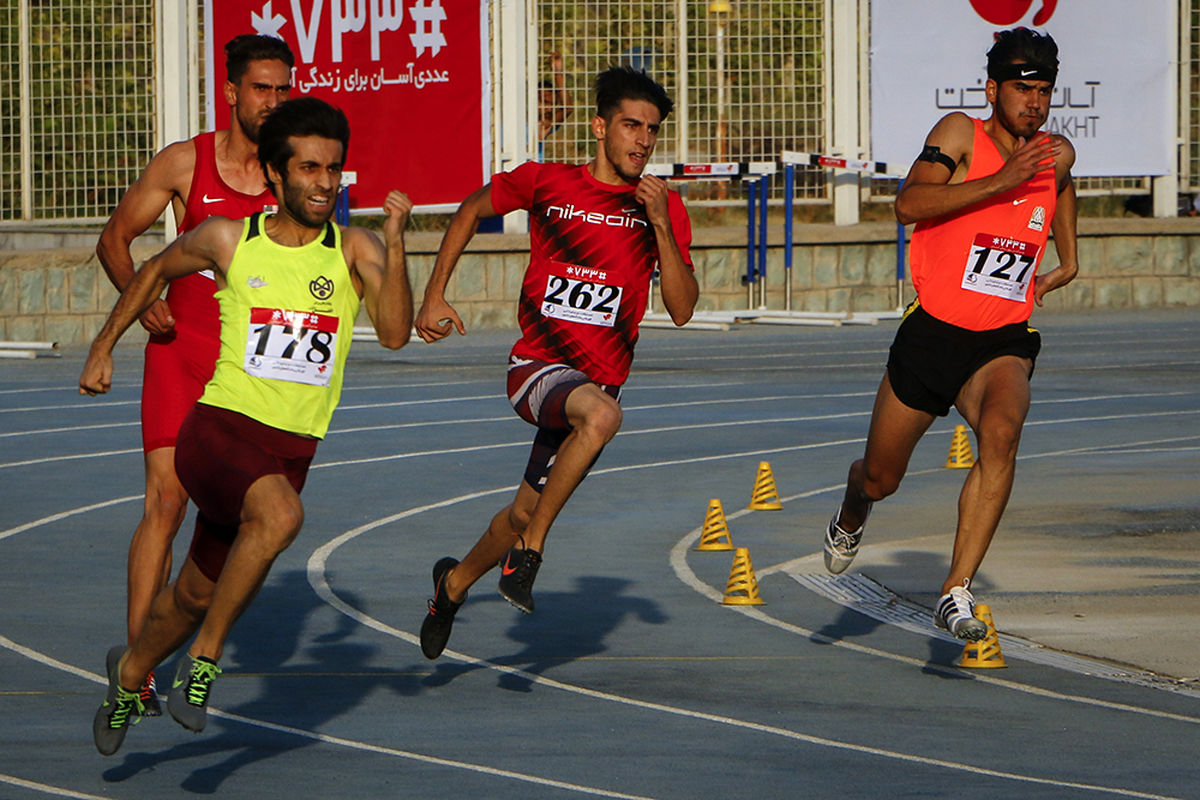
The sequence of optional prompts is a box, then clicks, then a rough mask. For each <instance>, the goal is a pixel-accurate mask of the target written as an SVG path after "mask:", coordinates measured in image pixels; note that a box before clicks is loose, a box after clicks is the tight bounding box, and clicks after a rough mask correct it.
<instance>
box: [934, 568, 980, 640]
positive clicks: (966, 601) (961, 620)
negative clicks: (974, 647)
mask: <svg viewBox="0 0 1200 800" xmlns="http://www.w3.org/2000/svg"><path fill="white" fill-rule="evenodd" d="M970 585H971V579H970V578H963V585H962V586H952V587H950V591H949V593H947V594H944V595H942V599H941V600H938V604H937V609H936V610H934V612H933V622H934V624H935V625H937V626H938V627H939V628H942V629H943V630H947V631H950V632H951V633H953V634H954V635H955V636H956V637H957V638H959V639H966V640H968V641H971V642H977V641H979V640H980V639H982V638H983V637H985V636H987V623H985V622H984V621H983V620H981V619H978V618H976V616H975V598H974V596H972V594H971V592H970V591H969V589H968V587H970Z"/></svg>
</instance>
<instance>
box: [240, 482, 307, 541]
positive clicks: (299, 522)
mask: <svg viewBox="0 0 1200 800" xmlns="http://www.w3.org/2000/svg"><path fill="white" fill-rule="evenodd" d="M303 525H304V506H303V505H302V504H301V503H300V496H299V495H297V494H294V493H293V494H290V495H282V494H279V495H275V496H273V497H271V498H269V499H267V500H262V499H260V500H259V501H258V502H257V503H256V504H255V507H254V509H253V512H252V513H251V514H249V515H247V518H246V519H245V520H244V521H243V523H242V525H241V526H240V528H239V529H238V536H246V537H249V538H251V539H253V541H254V543H255V544H256V545H257V546H258V547H260V548H262V549H264V550H267V551H270V552H271V553H272V554H274V555H278V554H279V553H282V552H283V551H284V550H286V549H287V548H288V546H289V545H291V543H292V542H293V541H294V540H295V538H296V535H297V534H298V533H300V528H301V527H303Z"/></svg>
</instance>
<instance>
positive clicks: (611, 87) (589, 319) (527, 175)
mask: <svg viewBox="0 0 1200 800" xmlns="http://www.w3.org/2000/svg"><path fill="white" fill-rule="evenodd" d="M673 107H674V103H673V102H672V101H671V99H670V98H669V97H668V96H667V93H666V91H665V90H664V89H663V87H662V86H660V85H659V84H658V83H656V82H655V81H654V80H653V79H652V78H650V77H649V76H647V75H646V73H645V72H638V71H634V70H633V69H630V68H628V67H613V68H612V69H609V70H606V71H605V72H602V73H600V75H599V76H598V77H597V78H596V116H595V117H594V118H593V119H592V133H593V134H594V135H595V137H596V140H597V145H598V146H597V148H596V157H595V158H594V159H593V160H592V161H591V162H589V163H587V164H580V165H567V164H540V163H537V162H529V163H526V164H522V165H521V166H520V167H517V168H516V169H514V170H512V171H511V172H503V173H500V174H499V175H496V176H495V177H494V178H493V179H492V182H491V183H489V184H488V185H486V186H484V187H483V188H481V189H479V190H478V191H476V192H475V193H473V194H472V195H471V196H470V197H468V198H467V199H466V200H464V201H463V203H462V205H460V206H459V208H458V212H457V213H456V214H455V216H454V220H453V221H452V222H451V224H450V229H449V230H448V231H446V235H445V237H444V238H443V239H442V246H441V248H440V249H439V251H438V255H437V260H436V262H435V264H434V268H433V274H432V275H431V276H430V278H429V284H428V286H426V288H425V301H424V303H423V304H422V306H421V310H420V312H419V313H418V315H417V323H416V328H417V333H418V334H419V335H420V336H421V338H422V339H424V340H425V341H427V342H435V341H437V340H438V339H441V338H443V337H445V336H447V335H449V333H450V326H451V324H453V326H454V327H455V328H457V329H458V332H459V333H460V334H461V333H465V330H464V328H463V324H462V320H461V319H459V316H458V314H456V313H455V311H454V309H453V308H452V307H451V306H450V304H449V303H447V302H446V299H445V290H446V284H447V282H448V281H449V280H450V275H451V273H452V272H453V271H454V267H455V264H457V262H458V258H459V256H460V255H461V254H462V251H463V248H465V247H466V245H467V242H468V241H470V239H471V237H472V236H473V235H474V233H475V229H476V226H477V225H478V223H479V220H480V219H482V218H484V217H493V216H496V215H498V214H505V213H508V212H509V211H513V210H516V209H518V208H523V209H526V210H528V211H529V222H530V224H529V230H530V233H529V240H530V257H529V267H528V269H527V270H526V272H525V280H524V283H523V285H522V287H521V298H520V303H519V306H518V309H517V317H518V322H519V323H520V326H521V334H522V335H521V339H520V340H519V341H518V342H517V343H516V344H515V345H514V346H513V349H512V355H511V357H510V360H509V367H508V396H509V399H510V400H511V401H512V404H513V408H514V409H515V410H516V412H517V414H519V415H520V416H521V418H522V419H524V420H525V421H526V422H528V423H530V424H532V425H535V426H537V435H536V437H535V439H534V442H533V452H532V453H531V454H530V457H529V464H528V466H527V467H526V468H525V476H524V480H523V481H522V482H521V485H520V487H519V488H518V489H517V495H516V498H515V499H514V500H513V501H512V503H510V504H509V505H508V506H506V507H505V508H503V509H502V510H501V511H500V512H499V513H498V514H496V516H495V518H493V519H492V521H491V524H490V525H489V526H488V529H487V531H485V532H484V534H483V536H482V537H481V538H480V539H479V541H478V542H477V543H476V544H475V546H474V547H473V548H471V551H470V552H469V553H468V554H467V555H466V557H465V558H464V559H463V560H462V563H459V561H458V560H457V559H454V558H449V557H447V558H443V559H441V560H440V561H438V562H437V564H436V565H434V568H433V590H434V596H433V599H432V600H430V601H429V612H428V614H427V615H426V617H425V620H424V622H423V623H422V625H421V650H422V652H424V653H425V656H426V657H427V658H437V657H438V656H439V655H440V654H441V652H442V650H444V649H445V647H446V642H447V641H448V640H449V638H450V628H451V625H452V624H453V623H454V614H455V613H456V612H457V611H458V608H459V606H460V605H461V604H462V603H463V601H464V600H466V596H467V590H468V589H469V588H470V587H471V585H472V584H474V583H475V581H477V580H479V578H481V577H482V576H483V574H484V573H486V572H487V571H488V570H490V569H491V568H492V567H494V566H496V564H497V562H502V563H501V565H500V566H501V577H500V594H502V595H503V596H504V597H505V599H507V600H508V601H509V602H510V603H512V604H513V605H514V606H516V607H517V608H519V609H520V610H522V611H524V612H526V613H529V612H530V611H533V595H532V593H531V589H532V586H533V579H534V576H535V575H536V574H537V570H538V566H539V565H540V564H541V561H542V551H543V550H544V549H545V543H546V534H547V532H548V531H549V530H550V526H551V525H552V524H553V523H554V519H555V517H556V516H558V513H559V512H560V511H561V510H562V508H563V506H564V505H565V504H566V502H567V499H568V498H569V497H570V496H571V493H572V492H573V491H574V490H575V488H576V487H577V486H578V485H579V483H580V481H582V480H583V478H584V475H586V474H587V471H588V469H589V468H590V467H591V465H592V463H593V462H594V461H595V460H596V457H597V456H599V455H600V451H601V449H603V447H604V445H605V444H607V443H608V441H609V440H610V439H612V437H613V436H614V435H616V433H617V430H618V428H620V427H621V407H620V405H619V404H618V398H619V396H620V388H621V384H622V383H624V382H625V379H626V378H627V377H628V376H629V366H630V364H631V362H632V361H633V347H634V344H635V343H636V342H637V337H638V322H640V321H641V319H642V314H643V313H644V312H645V309H646V299H647V293H648V292H649V291H650V278H651V275H652V274H653V272H654V268H655V266H656V265H657V266H658V269H659V271H660V274H661V276H662V277H661V281H662V282H661V286H662V296H663V303H664V304H665V305H666V308H667V312H668V313H669V314H670V315H671V319H672V320H673V321H674V322H675V324H676V325H682V324H684V323H685V322H687V321H688V320H689V319H690V318H691V316H692V310H693V309H694V308H695V305H696V299H697V297H698V296H699V286H698V285H697V283H696V279H695V276H694V275H693V274H692V266H691V259H690V256H689V254H688V246H689V245H690V244H691V239H692V231H691V223H690V221H689V220H688V216H687V211H686V210H685V209H684V207H683V201H682V200H681V199H680V198H679V195H678V194H676V193H675V192H672V191H668V189H667V184H666V182H664V181H663V180H661V179H660V178H657V177H654V176H650V175H647V176H645V177H642V170H643V169H644V168H645V166H646V162H647V161H648V160H649V158H650V154H651V153H652V152H654V144H655V142H656V140H657V138H658V132H659V129H660V127H661V126H662V121H663V119H664V118H666V116H667V114H669V113H670V112H671V109H672V108H673Z"/></svg>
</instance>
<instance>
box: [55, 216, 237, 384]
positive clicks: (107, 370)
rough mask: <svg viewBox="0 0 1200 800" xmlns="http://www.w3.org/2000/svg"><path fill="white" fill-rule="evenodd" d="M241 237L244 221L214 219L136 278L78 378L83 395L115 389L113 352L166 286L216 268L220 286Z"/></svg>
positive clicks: (144, 266)
mask: <svg viewBox="0 0 1200 800" xmlns="http://www.w3.org/2000/svg"><path fill="white" fill-rule="evenodd" d="M241 233H242V222H241V220H232V219H224V218H222V217H210V218H209V219H207V220H205V221H204V222H203V223H201V224H200V225H197V226H196V227H195V228H194V229H192V230H190V231H188V232H187V233H185V234H184V235H183V236H180V237H179V238H178V239H176V240H175V241H173V242H171V244H170V245H168V246H167V248H166V249H165V250H163V251H162V252H160V253H158V254H157V255H155V256H153V257H151V258H150V259H149V260H148V261H146V263H144V264H142V266H141V268H140V269H139V270H138V271H137V272H136V273H134V275H133V279H132V280H131V281H129V282H128V283H127V284H126V285H125V291H123V292H121V296H120V297H118V298H117V303H116V305H115V306H113V310H112V312H111V313H110V314H109V315H108V320H107V321H106V322H105V323H104V327H103V328H102V329H101V330H100V333H98V334H97V335H96V339H95V341H93V342H92V347H91V349H90V350H89V351H88V357H87V362H86V363H85V364H84V365H83V372H82V373H81V374H80V376H79V393H80V394H90V395H95V394H103V393H104V392H107V391H108V390H109V387H110V386H111V385H112V371H113V370H112V349H113V347H114V346H115V345H116V343H117V340H118V339H120V338H121V334H123V333H124V332H125V331H126V329H128V328H129V326H130V325H132V324H133V321H134V320H135V319H137V318H138V315H139V314H141V313H142V312H143V311H144V310H145V309H146V308H147V307H149V306H150V305H151V304H152V303H153V302H155V300H156V299H157V298H158V296H159V295H160V294H161V293H162V290H163V289H164V288H165V287H166V285H167V282H168V281H170V280H173V279H175V278H179V277H182V276H184V275H190V274H192V273H193V272H199V271H200V270H204V269H216V270H217V271H218V272H217V283H218V285H224V280H225V270H226V269H227V268H228V267H229V262H230V261H231V260H232V259H233V252H234V250H235V249H236V248H237V243H238V239H239V238H240V237H241Z"/></svg>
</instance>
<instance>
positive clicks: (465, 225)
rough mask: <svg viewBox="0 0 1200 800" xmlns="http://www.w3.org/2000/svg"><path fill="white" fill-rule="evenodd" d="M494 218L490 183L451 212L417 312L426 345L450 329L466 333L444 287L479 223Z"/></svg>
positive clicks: (421, 335)
mask: <svg viewBox="0 0 1200 800" xmlns="http://www.w3.org/2000/svg"><path fill="white" fill-rule="evenodd" d="M494 216H497V215H496V211H495V209H494V208H492V185H491V184H490V183H489V184H487V185H486V186H483V187H481V188H479V189H476V190H475V191H474V192H472V193H471V194H470V195H469V196H468V197H467V199H466V200H463V201H462V203H461V204H460V205H459V206H458V210H457V211H456V212H454V219H452V220H451V221H450V228H449V229H448V230H447V231H446V235H445V236H443V237H442V244H441V246H440V247H439V248H438V254H437V259H436V260H435V261H434V263H433V272H432V273H431V274H430V275H429V283H427V284H426V285H425V299H424V300H423V301H422V302H421V310H420V311H418V312H417V324H416V328H417V335H418V336H420V337H421V338H422V339H423V340H425V341H426V342H436V341H437V340H438V339H444V338H445V337H447V336H449V335H450V326H451V325H453V326H454V328H456V329H457V330H458V332H459V334H460V335H461V334H465V333H466V332H467V331H466V328H464V327H463V323H462V319H460V318H459V316H458V312H456V311H455V310H454V307H453V306H451V305H450V304H449V303H448V302H446V285H447V284H449V283H450V276H451V275H452V274H453V273H454V268H455V267H456V266H457V265H458V259H459V256H461V255H462V253H463V250H465V249H466V247H467V244H468V243H469V242H470V241H471V238H472V237H474V236H475V231H476V229H478V228H479V220H481V219H486V218H488V217H494Z"/></svg>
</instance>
